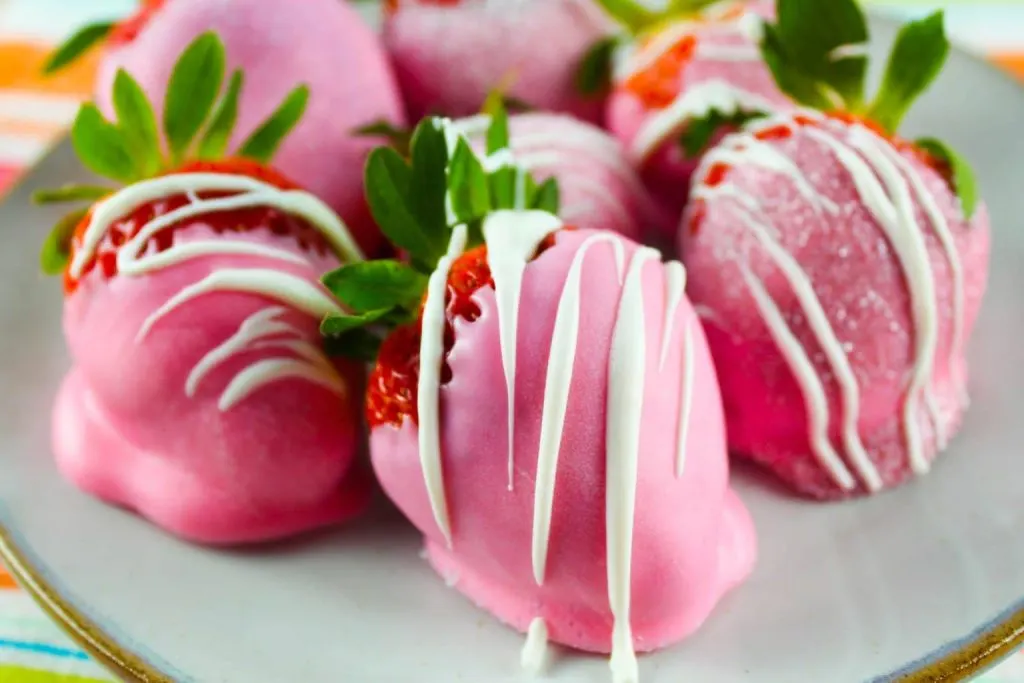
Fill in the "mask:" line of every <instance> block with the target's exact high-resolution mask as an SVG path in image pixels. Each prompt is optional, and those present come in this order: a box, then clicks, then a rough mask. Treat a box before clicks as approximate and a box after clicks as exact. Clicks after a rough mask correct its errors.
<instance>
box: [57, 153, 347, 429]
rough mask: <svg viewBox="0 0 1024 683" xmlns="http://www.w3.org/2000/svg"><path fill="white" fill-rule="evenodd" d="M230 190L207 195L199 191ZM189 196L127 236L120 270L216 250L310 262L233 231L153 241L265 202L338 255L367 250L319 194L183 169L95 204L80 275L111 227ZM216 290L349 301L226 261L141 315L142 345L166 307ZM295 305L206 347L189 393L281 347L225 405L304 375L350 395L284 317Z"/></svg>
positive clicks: (77, 262)
mask: <svg viewBox="0 0 1024 683" xmlns="http://www.w3.org/2000/svg"><path fill="white" fill-rule="evenodd" d="M206 192H216V193H223V192H228V193H232V194H230V195H229V196H226V197H217V198H213V199H204V198H202V197H201V196H200V194H201V193H206ZM175 195H184V196H185V198H186V199H187V200H188V203H187V204H186V205H184V206H181V207H179V208H177V209H174V210H172V211H170V212H168V213H167V214H165V215H163V216H158V217H156V218H153V219H152V220H150V221H149V222H148V223H146V224H145V225H143V226H142V227H141V228H140V229H139V230H138V232H137V233H136V234H135V235H134V236H133V237H130V238H128V239H127V240H126V242H125V243H124V244H123V245H121V246H120V248H119V249H118V251H117V268H118V276H120V277H139V276H144V275H149V274H151V273H154V272H157V271H160V270H162V269H164V268H168V267H171V266H174V265H178V264H182V263H185V262H187V261H190V260H194V259H199V258H204V257H208V256H216V255H231V256H254V257H259V258H263V259H267V260H273V261H279V262H282V263H287V264H290V265H298V266H308V265H309V261H308V260H307V259H305V258H303V257H302V256H301V255H299V254H296V253H293V252H290V251H286V250H284V249H280V248H276V247H272V246H266V245H261V244H257V243H253V242H246V241H242V240H238V239H230V238H228V237H224V238H220V239H212V238H211V239H204V240H195V241H190V242H183V243H175V244H172V245H171V246H170V247H169V248H167V249H165V250H163V251H158V250H155V249H152V248H150V245H151V240H152V239H153V238H155V237H156V236H157V235H159V234H160V233H161V232H162V231H164V230H168V229H171V228H173V227H174V226H175V225H177V224H180V223H182V222H185V221H189V220H193V219H198V218H201V217H202V216H207V215H210V214H215V213H222V212H229V211H237V210H244V209H250V208H254V207H260V206H266V207H271V208H275V209H278V210H280V211H282V212H287V213H290V214H292V215H295V216H297V217H299V218H301V219H303V220H305V221H306V222H308V223H309V224H310V225H312V226H313V227H315V228H316V229H318V230H319V231H320V233H321V235H322V236H323V237H324V239H325V240H326V241H327V243H328V244H329V245H330V247H331V248H332V249H333V250H334V251H335V253H336V254H338V255H339V256H340V257H343V258H349V259H361V258H362V253H361V252H360V251H359V248H358V246H356V244H355V241H354V240H353V239H352V236H351V235H350V234H349V232H348V230H347V229H346V228H345V225H344V224H343V223H342V222H341V220H340V219H338V217H337V216H336V215H335V214H334V213H333V212H332V211H331V210H330V208H328V207H327V206H326V205H325V204H324V203H323V202H321V201H320V200H319V199H317V198H316V197H314V196H313V195H310V194H308V193H306V192H301V191H298V190H281V189H279V188H277V187H274V186H273V185H270V184H268V183H264V182H262V181H259V180H255V179H253V178H249V177H247V176H240V175H232V174H225V173H184V174H178V175H168V176H162V177H158V178H152V179H149V180H144V181H142V182H139V183H136V184H134V185H131V186H129V187H126V188H124V189H123V190H120V191H119V192H117V193H116V194H114V195H112V196H110V197H108V198H107V199H104V200H103V201H101V202H99V203H98V204H97V205H96V208H95V210H94V212H93V216H92V219H91V221H90V223H89V225H88V226H87V228H86V231H85V234H84V235H83V236H82V238H81V240H79V241H77V242H76V243H75V245H74V246H75V255H74V258H73V259H72V261H71V264H70V266H69V274H70V275H71V276H72V277H75V278H81V277H82V276H83V272H84V270H85V267H86V266H87V265H88V263H89V262H90V261H92V260H93V259H95V258H96V257H97V252H98V250H99V249H100V248H101V247H102V246H103V245H104V244H105V243H106V241H107V240H108V233H109V231H110V228H111V226H112V225H113V224H114V223H115V222H116V221H118V220H121V219H123V218H124V217H126V216H128V215H130V214H131V213H132V212H134V211H135V210H137V209H138V208H140V207H142V206H144V205H146V204H149V203H150V202H154V201H157V200H160V199H165V198H167V197H172V196H175ZM218 291H226V292H239V293H250V294H257V295H261V296H264V297H266V298H268V299H271V300H273V301H276V302H278V303H282V304H286V305H287V306H288V307H290V309H294V310H296V311H299V312H300V313H305V314H307V315H309V316H312V317H314V318H320V317H322V316H324V315H327V314H329V313H340V312H341V308H340V307H339V306H338V304H337V303H336V302H335V301H334V300H333V299H331V298H330V297H329V296H328V295H327V294H326V293H325V292H324V291H323V290H322V289H321V288H320V287H318V286H317V285H315V284H313V283H311V282H310V281H309V280H307V279H304V278H301V277H298V276H296V275H292V274H290V273H287V272H284V271H279V270H274V269H271V268H227V269H220V270H217V271H215V272H213V273H211V274H209V275H208V276H206V277H205V278H203V279H202V280H200V281H199V282H196V283H193V284H191V285H189V286H187V287H185V288H183V289H182V290H181V291H179V292H178V293H177V294H175V295H174V296H172V297H171V298H170V299H169V300H168V301H167V302H165V303H164V304H163V305H162V306H161V307H160V308H159V309H157V310H156V311H155V312H153V313H152V314H151V315H150V316H149V317H148V318H146V320H145V321H143V323H142V325H141V327H140V329H139V331H138V333H137V336H136V343H141V342H142V341H144V340H145V338H146V337H147V336H148V335H149V333H150V332H151V331H152V329H153V327H154V326H155V325H156V324H157V323H159V322H160V321H161V320H163V319H164V318H165V317H166V316H167V315H168V314H170V313H171V312H173V311H175V310H176V309H178V308H179V307H181V306H182V305H184V304H185V303H187V302H189V301H191V300H193V299H195V298H196V297H199V296H202V295H205V294H210V293H213V292H218ZM288 310H289V308H283V307H272V308H266V309H263V310H261V311H258V312H256V313H255V314H253V315H252V316H250V317H249V318H248V319H247V320H245V321H244V322H243V323H242V325H241V326H240V327H239V330H238V332H236V333H235V334H234V335H233V336H231V337H230V338H228V339H227V340H225V341H224V342H223V343H221V344H220V345H219V346H217V347H216V348H214V349H212V350H211V351H210V352H209V353H207V354H206V355H205V356H204V357H203V358H202V359H200V361H199V362H198V363H197V364H196V366H195V367H194V368H193V369H192V371H191V372H190V373H189V375H188V377H187V378H186V381H185V388H184V390H185V395H186V396H188V397H190V398H192V397H194V396H195V394H196V391H197V390H198V387H199V385H200V383H201V382H202V381H203V379H204V378H205V377H206V376H207V375H208V374H209V373H210V372H212V371H213V370H215V369H216V368H217V367H218V366H220V365H221V364H223V363H225V362H227V361H228V360H230V359H231V358H232V357H234V356H236V355H238V354H241V353H246V352H250V351H276V352H281V353H285V354H287V355H286V356H282V357H275V358H269V359H262V360H259V361H256V362H255V363H253V364H252V365H250V366H248V367H246V368H243V369H242V370H241V371H239V372H238V373H237V374H236V375H235V376H234V377H233V378H232V380H231V381H230V382H229V383H228V386H227V387H226V388H225V389H224V391H223V392H222V394H221V396H220V399H219V400H218V408H219V409H220V410H221V411H228V410H230V409H231V408H233V407H234V406H236V405H237V404H238V403H239V402H241V401H243V400H245V399H246V398H248V397H249V396H251V395H252V394H253V393H255V392H256V391H258V390H259V389H261V388H263V387H265V386H267V385H269V384H272V383H275V382H278V381H282V380H286V379H303V380H306V381H309V382H311V383H313V384H317V385H319V386H322V387H324V388H325V389H327V390H328V391H331V392H333V393H335V394H337V395H344V394H345V391H346V388H345V383H344V381H343V379H342V378H341V376H340V375H339V373H338V371H337V370H336V368H335V367H334V366H333V365H332V364H331V362H330V360H329V359H328V358H327V356H326V355H325V354H324V353H323V351H322V350H321V349H319V348H317V347H316V346H314V345H313V344H311V343H309V342H308V341H305V340H304V339H303V338H302V332H301V331H300V330H299V329H298V328H295V327H294V326H292V325H289V324H287V323H285V322H283V321H281V320H280V319H279V318H280V317H281V316H282V315H285V314H286V313H287V312H288Z"/></svg>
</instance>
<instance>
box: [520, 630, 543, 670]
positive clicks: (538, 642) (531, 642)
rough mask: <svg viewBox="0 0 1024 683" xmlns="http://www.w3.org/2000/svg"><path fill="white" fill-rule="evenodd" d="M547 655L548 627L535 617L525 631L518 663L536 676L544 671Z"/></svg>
mask: <svg viewBox="0 0 1024 683" xmlns="http://www.w3.org/2000/svg"><path fill="white" fill-rule="evenodd" d="M547 655H548V625H547V624H546V623H544V620H543V619H541V618H540V617H537V618H536V619H534V620H533V621H531V622H530V628H529V629H527V631H526V644H525V645H523V654H522V656H521V657H520V659H519V661H520V663H521V665H522V667H523V668H524V669H526V670H527V671H529V672H530V673H532V674H534V675H537V674H540V673H542V672H543V671H544V667H545V664H546V660H547Z"/></svg>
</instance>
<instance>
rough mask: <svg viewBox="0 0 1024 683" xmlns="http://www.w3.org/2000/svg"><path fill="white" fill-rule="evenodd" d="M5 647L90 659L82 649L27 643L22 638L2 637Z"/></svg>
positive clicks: (1, 647)
mask: <svg viewBox="0 0 1024 683" xmlns="http://www.w3.org/2000/svg"><path fill="white" fill-rule="evenodd" d="M3 648H7V649H9V650H19V651H21V652H33V653H35V654H40V655H50V656H52V657H62V658H65V659H79V660H82V661H88V659H89V655H87V654H85V653H84V652H82V651H80V650H69V649H67V648H64V647H57V646H55V645H45V644H43V643H26V642H24V641H21V640H3V639H0V649H3Z"/></svg>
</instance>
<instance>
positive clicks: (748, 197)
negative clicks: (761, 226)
mask: <svg viewBox="0 0 1024 683" xmlns="http://www.w3.org/2000/svg"><path fill="white" fill-rule="evenodd" d="M693 198H694V199H703V200H704V201H706V202H710V201H713V200H715V199H725V198H730V199H735V200H736V201H737V202H739V203H740V204H742V205H743V208H744V209H747V210H749V211H751V212H753V213H758V212H760V211H761V203H760V202H759V201H758V200H757V198H756V197H754V196H753V195H752V194H750V193H749V192H744V191H743V190H741V189H739V188H738V187H736V186H735V185H734V184H732V183H722V184H721V185H715V186H714V187H709V186H707V185H701V186H700V187H698V188H695V189H694V191H693Z"/></svg>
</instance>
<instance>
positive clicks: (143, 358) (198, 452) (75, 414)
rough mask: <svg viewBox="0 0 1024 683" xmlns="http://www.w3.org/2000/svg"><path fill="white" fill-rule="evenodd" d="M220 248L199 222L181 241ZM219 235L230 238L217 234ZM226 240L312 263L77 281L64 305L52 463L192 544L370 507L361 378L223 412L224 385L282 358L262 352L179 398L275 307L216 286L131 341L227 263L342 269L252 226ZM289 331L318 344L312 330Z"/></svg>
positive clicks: (202, 262)
mask: <svg viewBox="0 0 1024 683" xmlns="http://www.w3.org/2000/svg"><path fill="white" fill-rule="evenodd" d="M201 239H218V237H217V236H215V235H213V234H212V233H211V231H210V230H209V228H207V227H206V226H205V225H203V224H201V223H196V224H195V225H191V226H189V227H187V228H181V229H179V231H178V232H177V233H176V240H177V243H184V242H188V241H193V240H201ZM219 239H225V238H224V237H223V236H220V237H219ZM231 239H233V240H241V241H249V242H255V243H258V244H263V245H271V246H275V247H278V248H281V249H284V250H286V251H290V252H292V253H297V254H305V255H306V256H307V260H308V265H307V266H300V265H297V264H295V265H292V264H283V263H282V262H281V261H279V260H268V259H266V258H258V257H252V256H234V255H232V256H207V257H203V258H199V259H193V260H190V261H187V262H185V263H183V264H180V265H176V266H172V267H170V268H167V269H165V270H162V271H159V272H156V273H154V274H152V275H149V276H143V277H125V276H116V277H114V278H113V279H111V280H109V281H107V280H104V279H103V278H102V276H101V275H99V274H98V273H97V272H96V271H93V273H91V274H90V275H88V276H86V277H85V279H84V280H83V281H82V283H81V286H80V288H79V289H78V290H77V291H76V292H75V293H74V294H72V295H71V296H70V297H69V298H68V299H67V302H66V305H65V312H64V328H65V333H66V336H67V341H68V346H69V349H70V352H71V357H72V359H73V362H74V368H73V369H72V371H71V373H70V374H69V376H68V378H67V380H66V381H65V383H64V386H63V388H62V390H61V394H60V397H59V399H58V401H57V406H56V410H55V415H54V424H53V434H54V449H55V453H56V455H57V463H58V465H59V467H60V469H61V471H62V472H63V473H64V475H65V476H67V477H68V478H69V479H70V480H71V481H72V482H74V483H75V484H76V485H77V486H79V487H80V488H82V489H84V490H85V491H87V492H89V493H91V494H93V495H96V496H97V497H99V498H102V499H104V500H106V501H109V502H111V503H114V504H118V505H123V506H125V507H127V508H130V509H133V510H135V511H137V512H139V513H140V514H141V515H142V516H144V517H146V518H148V519H150V520H152V521H153V522H154V523H156V524H157V525H159V526H161V527H163V528H165V529H167V530H168V531H170V532H171V533H174V534H176V535H179V536H182V537H184V538H186V539H189V540H194V541H199V542H204V543H213V544H233V543H242V542H250V541H263V540H268V539H273V538H278V537H282V536H286V535H289V534H293V533H296V532H301V531H305V530H308V529H312V528H315V527H319V526H323V525H326V524H333V523H336V522H340V521H343V520H345V519H347V518H349V517H351V516H353V515H354V514H356V513H358V512H360V511H361V510H362V508H363V507H364V506H365V504H366V503H367V502H368V498H369V495H370V492H371V490H372V483H371V479H370V476H369V472H368V468H366V467H365V466H364V465H362V464H360V463H359V462H357V452H358V450H359V448H360V447H359V443H358V438H359V432H360V431H361V428H360V427H359V423H358V419H359V415H358V410H359V406H360V404H361V400H360V396H361V390H362V373H361V371H360V370H359V369H358V368H345V367H339V370H341V371H342V373H343V376H344V377H345V378H346V381H347V385H348V395H347V397H344V398H343V397H339V396H338V395H336V394H334V393H331V392H329V391H328V390H326V389H324V388H322V387H320V386H319V385H315V384H313V383H311V382H309V381H307V380H300V379H294V378H289V379H282V380H280V381H276V382H273V383H271V384H268V385H265V386H264V387H263V388H262V389H259V390H257V391H256V392H255V393H253V394H252V395H250V396H249V397H248V398H246V399H243V400H242V401H241V402H240V403H238V404H237V405H236V406H234V407H233V408H230V409H228V410H226V411H222V410H220V408H219V407H218V400H219V399H220V397H221V394H222V393H223V392H224V390H225V388H226V386H227V384H228V383H229V382H230V381H231V380H232V378H234V377H235V376H236V375H237V374H238V373H239V372H240V371H242V370H243V369H245V368H246V367H249V366H250V365H251V364H253V363H254V362H258V361H260V360H263V359H268V358H280V357H289V354H288V353H282V352H281V351H279V350H278V351H271V350H266V349H260V350H250V351H246V352H243V353H239V354H237V355H235V356H233V357H232V358H231V359H229V360H228V361H226V362H224V363H223V364H222V365H221V366H219V367H218V368H217V369H215V370H214V371H212V372H211V373H210V374H209V375H207V377H206V378H205V379H204V380H203V381H202V382H201V383H200V384H199V385H198V387H197V391H196V393H195V396H194V397H192V398H190V397H189V396H187V395H186V391H185V386H186V378H187V377H188V375H189V373H190V372H191V371H192V369H193V368H194V367H195V365H196V363H197V362H198V361H199V360H200V359H201V358H203V357H204V356H205V355H206V354H207V353H209V352H210V351H211V350H212V349H214V348H215V347H217V346H219V345H220V344H221V343H223V342H224V341H225V340H226V339H228V338H229V337H231V336H232V335H234V334H235V333H236V332H238V329H239V326H240V325H241V324H242V322H243V321H244V320H245V319H246V318H248V316H250V315H252V314H253V313H256V312H257V311H260V310H263V309H266V308H268V307H270V306H280V305H281V304H280V303H279V302H276V301H272V300H269V299H266V298H264V297H262V296H258V295H254V294H244V293H237V292H225V291H216V292H213V293H209V294H205V295H202V296H199V297H197V298H195V299H192V300H191V301H189V302H187V303H185V304H184V305H182V306H181V307H180V308H178V309H176V310H175V311H173V312H171V313H170V314H168V315H167V316H166V317H165V318H163V319H162V320H161V321H159V322H158V323H157V324H156V325H155V327H153V328H152V330H151V331H150V332H149V334H148V335H147V336H146V337H145V338H143V339H142V340H141V341H137V335H138V334H139V330H140V327H141V326H142V324H143V322H144V321H145V320H146V319H147V318H148V317H149V316H150V315H151V314H153V313H154V312H155V311H156V310H157V309H158V308H159V307H161V306H162V305H163V304H164V303H165V302H166V301H167V300H168V299H170V298H171V297H172V296H174V295H175V294H177V293H178V292H179V291H180V290H182V289H183V288H184V287H186V286H188V285H191V284H193V283H196V282H198V281H199V280H201V279H203V278H204V277H206V276H207V275H209V274H210V273H213V272H215V271H218V270H221V269H225V268H232V269H234V268H258V267H262V268H274V269H276V270H279V271H282V272H287V273H290V274H293V275H296V276H298V277H301V278H303V279H306V280H309V281H310V282H316V281H317V278H318V277H319V275H320V274H322V273H323V272H325V271H326V270H327V269H329V268H331V267H336V265H337V263H336V262H335V261H334V259H333V258H323V257H318V256H312V255H309V254H308V253H307V252H304V251H301V250H300V249H299V247H298V246H297V244H296V243H295V240H294V239H292V238H290V237H279V236H275V235H271V234H270V233H269V232H265V231H257V232H253V233H248V234H236V235H232V237H231ZM284 319H285V320H286V321H287V322H288V323H290V324H292V325H293V326H295V327H297V328H298V329H300V330H301V331H302V332H303V338H304V339H305V340H307V341H309V342H310V343H313V344H317V345H319V332H318V321H317V320H315V319H313V318H311V317H309V316H307V315H304V314H302V313H300V312H299V311H294V310H293V311H292V312H290V313H289V314H288V315H287V316H286V317H285V318H284Z"/></svg>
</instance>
